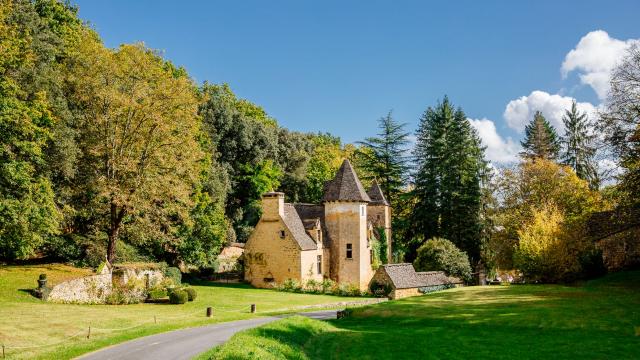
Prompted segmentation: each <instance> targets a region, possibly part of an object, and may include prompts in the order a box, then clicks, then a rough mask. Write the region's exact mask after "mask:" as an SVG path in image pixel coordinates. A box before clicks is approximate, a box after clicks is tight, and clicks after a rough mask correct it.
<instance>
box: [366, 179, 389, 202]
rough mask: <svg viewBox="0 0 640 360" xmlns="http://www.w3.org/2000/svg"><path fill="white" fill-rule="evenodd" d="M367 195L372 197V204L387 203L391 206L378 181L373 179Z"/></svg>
mask: <svg viewBox="0 0 640 360" xmlns="http://www.w3.org/2000/svg"><path fill="white" fill-rule="evenodd" d="M367 195H369V198H370V199H371V202H370V203H369V204H370V205H387V206H389V202H388V201H387V198H385V197H384V193H383V192H382V189H381V188H380V185H379V184H378V181H376V180H375V179H374V180H373V184H371V188H370V189H369V191H367Z"/></svg>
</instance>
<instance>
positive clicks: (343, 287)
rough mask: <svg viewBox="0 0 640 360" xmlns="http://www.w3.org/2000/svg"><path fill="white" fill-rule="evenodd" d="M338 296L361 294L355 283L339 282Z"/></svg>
mask: <svg viewBox="0 0 640 360" xmlns="http://www.w3.org/2000/svg"><path fill="white" fill-rule="evenodd" d="M337 295H340V296H362V292H361V291H360V288H359V287H358V286H356V285H355V284H340V286H338V294H337Z"/></svg>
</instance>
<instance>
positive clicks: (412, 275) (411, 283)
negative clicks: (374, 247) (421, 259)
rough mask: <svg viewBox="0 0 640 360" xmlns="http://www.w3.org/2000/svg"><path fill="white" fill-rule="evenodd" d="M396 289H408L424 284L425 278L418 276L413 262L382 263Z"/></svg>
mask: <svg viewBox="0 0 640 360" xmlns="http://www.w3.org/2000/svg"><path fill="white" fill-rule="evenodd" d="M382 267H383V268H384V271H386V272H387V275H389V278H390V279H391V281H392V282H393V286H394V287H395V288H396V289H408V288H417V287H421V286H424V285H423V280H422V279H421V278H420V277H418V274H417V273H416V270H415V269H414V268H413V265H412V264H409V263H403V264H386V265H382Z"/></svg>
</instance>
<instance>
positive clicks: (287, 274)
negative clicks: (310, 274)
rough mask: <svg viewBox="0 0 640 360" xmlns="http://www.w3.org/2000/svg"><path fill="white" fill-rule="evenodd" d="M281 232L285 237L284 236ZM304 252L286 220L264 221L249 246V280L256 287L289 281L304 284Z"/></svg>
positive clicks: (245, 251) (247, 253)
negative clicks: (281, 233)
mask: <svg viewBox="0 0 640 360" xmlns="http://www.w3.org/2000/svg"><path fill="white" fill-rule="evenodd" d="M265 214H266V212H265ZM281 231H284V238H282V237H280V232H281ZM300 253H301V251H300V248H299V246H298V243H297V242H296V241H295V239H294V238H293V235H292V234H291V232H290V231H289V229H288V228H287V227H286V226H285V224H284V222H283V221H282V219H278V220H269V221H267V220H265V219H264V218H263V219H262V220H261V221H260V222H259V223H258V225H256V227H255V229H254V230H253V233H252V234H251V236H250V237H249V240H247V243H246V244H245V248H244V264H245V274H244V275H245V280H246V281H248V282H250V283H251V285H253V286H255V287H270V286H271V283H273V282H275V283H278V284H281V283H283V282H284V281H285V280H287V279H294V280H297V281H302V266H301V265H302V264H301V263H300V262H301V256H300Z"/></svg>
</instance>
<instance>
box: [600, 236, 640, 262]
mask: <svg viewBox="0 0 640 360" xmlns="http://www.w3.org/2000/svg"><path fill="white" fill-rule="evenodd" d="M596 248H598V249H600V250H601V251H602V259H603V261H604V265H605V267H606V268H607V270H608V271H618V270H622V269H626V268H635V267H639V266H640V229H638V228H636V229H631V230H627V231H624V232H621V233H618V234H615V235H612V236H609V237H606V238H604V239H601V240H600V241H598V242H597V243H596Z"/></svg>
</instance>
